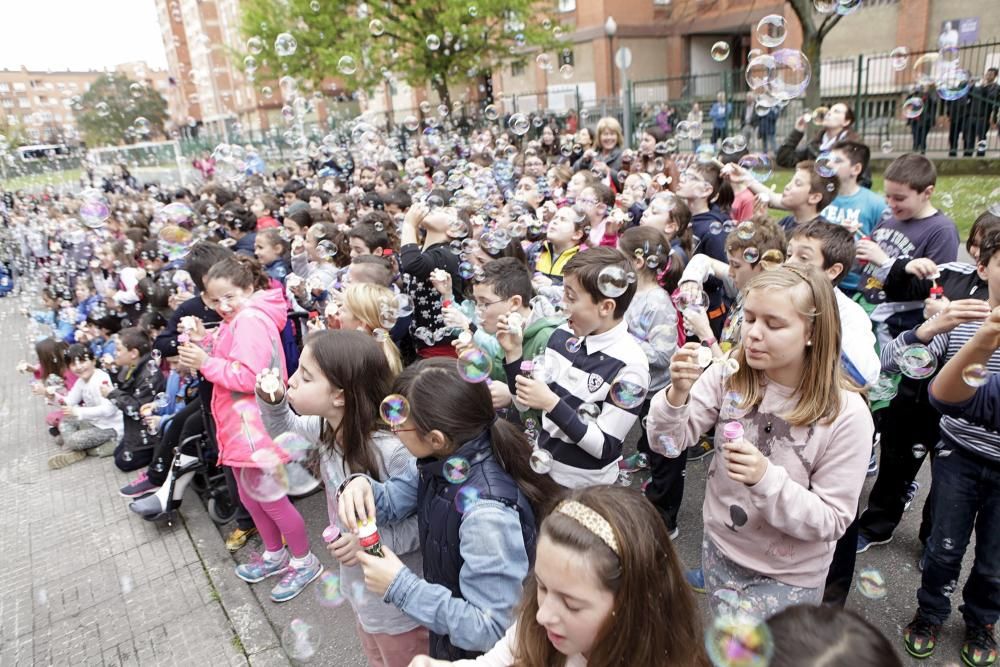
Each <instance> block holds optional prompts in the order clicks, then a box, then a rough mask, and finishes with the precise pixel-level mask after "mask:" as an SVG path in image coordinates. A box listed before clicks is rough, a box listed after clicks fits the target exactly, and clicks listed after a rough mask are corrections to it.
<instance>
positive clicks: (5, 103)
mask: <svg viewBox="0 0 1000 667" xmlns="http://www.w3.org/2000/svg"><path fill="white" fill-rule="evenodd" d="M3 107H4V109H13V108H14V100H11V99H7V100H4V101H3Z"/></svg>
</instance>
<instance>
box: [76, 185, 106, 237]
mask: <svg viewBox="0 0 1000 667" xmlns="http://www.w3.org/2000/svg"><path fill="white" fill-rule="evenodd" d="M80 200H81V203H80V220H81V221H82V222H83V224H84V225H85V226H86V227H88V228H89V229H97V228H99V227H102V226H104V223H105V222H106V221H107V219H108V217H109V216H110V215H111V207H110V206H109V205H108V201H107V199H105V197H104V194H103V193H102V192H101V191H100V190H97V189H96V188H89V189H87V190H84V191H83V192H82V193H80Z"/></svg>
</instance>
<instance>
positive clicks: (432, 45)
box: [425, 34, 441, 51]
mask: <svg viewBox="0 0 1000 667" xmlns="http://www.w3.org/2000/svg"><path fill="white" fill-rule="evenodd" d="M425 43H426V44H427V48H428V49H430V50H431V51H437V50H438V49H439V48H441V38H440V37H438V36H437V35H434V34H430V35H427V39H426V40H425Z"/></svg>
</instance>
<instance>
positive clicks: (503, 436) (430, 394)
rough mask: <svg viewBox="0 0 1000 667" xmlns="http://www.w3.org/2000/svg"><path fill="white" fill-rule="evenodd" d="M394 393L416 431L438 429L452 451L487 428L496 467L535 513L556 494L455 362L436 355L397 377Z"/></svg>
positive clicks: (523, 442)
mask: <svg viewBox="0 0 1000 667" xmlns="http://www.w3.org/2000/svg"><path fill="white" fill-rule="evenodd" d="M393 391H394V393H397V394H402V395H403V396H406V397H407V399H408V400H409V402H410V419H411V420H412V421H413V424H414V426H416V427H417V430H418V431H419V432H420V433H429V432H430V431H434V430H437V431H441V433H443V434H444V435H445V437H446V438H447V439H448V440H449V441H450V442H451V444H452V447H453V448H458V447H460V446H461V445H462V444H463V443H466V442H468V441H470V440H472V439H473V438H475V437H476V436H478V435H479V434H481V433H482V432H483V431H484V430H486V429H489V432H490V443H491V448H492V451H493V455H494V457H495V458H496V460H497V463H499V464H500V465H501V467H503V469H504V470H505V471H506V472H507V474H509V475H510V476H511V477H512V478H513V479H514V481H515V482H516V483H517V486H518V488H519V489H520V490H521V492H522V493H523V494H524V495H525V497H526V498H527V499H528V501H529V502H530V503H531V506H532V508H533V509H534V510H535V513H536V515H539V516H540V515H541V514H543V513H544V510H545V509H546V507H547V504H548V503H549V502H550V501H551V500H552V499H553V498H555V496H556V495H557V494H558V492H559V486H558V485H557V484H556V483H555V482H553V481H552V479H551V478H550V477H549V476H548V475H540V474H538V473H536V472H535V471H534V470H532V469H531V466H530V465H529V458H530V456H531V443H529V442H528V438H527V437H526V436H525V435H524V433H523V432H521V430H520V429H519V428H517V427H515V426H514V425H513V424H511V423H510V422H507V421H505V420H503V419H498V418H497V416H496V412H495V411H494V410H493V400H492V398H491V397H490V391H489V389H487V388H486V384H485V383H470V382H466V381H465V380H463V379H462V377H461V376H459V374H458V371H457V369H456V367H455V360H454V359H446V358H440V357H438V358H434V359H426V360H424V361H420V362H418V363H416V364H414V365H412V366H409V367H408V368H406V369H405V370H404V371H403V372H402V373H401V374H400V375H399V377H397V378H396V382H395V384H394V386H393Z"/></svg>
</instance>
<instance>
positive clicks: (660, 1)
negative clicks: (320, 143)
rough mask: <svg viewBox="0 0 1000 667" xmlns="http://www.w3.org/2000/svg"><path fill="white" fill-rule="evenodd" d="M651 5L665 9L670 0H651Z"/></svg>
mask: <svg viewBox="0 0 1000 667" xmlns="http://www.w3.org/2000/svg"><path fill="white" fill-rule="evenodd" d="M653 4H654V5H656V6H658V7H666V6H668V5H669V4H670V0H653Z"/></svg>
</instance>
